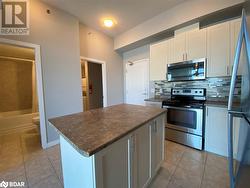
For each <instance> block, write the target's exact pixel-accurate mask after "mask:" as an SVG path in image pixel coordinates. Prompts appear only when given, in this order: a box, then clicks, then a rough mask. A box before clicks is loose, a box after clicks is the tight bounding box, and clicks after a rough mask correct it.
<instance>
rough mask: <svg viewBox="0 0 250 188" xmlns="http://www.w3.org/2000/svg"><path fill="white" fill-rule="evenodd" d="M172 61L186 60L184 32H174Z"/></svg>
mask: <svg viewBox="0 0 250 188" xmlns="http://www.w3.org/2000/svg"><path fill="white" fill-rule="evenodd" d="M173 53H174V63H177V62H181V61H184V60H186V33H185V32H183V33H179V34H176V35H175V37H174V52H173Z"/></svg>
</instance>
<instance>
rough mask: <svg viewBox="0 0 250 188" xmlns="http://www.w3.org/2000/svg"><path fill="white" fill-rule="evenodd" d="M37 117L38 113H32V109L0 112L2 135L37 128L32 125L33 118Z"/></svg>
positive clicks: (0, 133)
mask: <svg viewBox="0 0 250 188" xmlns="http://www.w3.org/2000/svg"><path fill="white" fill-rule="evenodd" d="M37 115H38V113H32V110H31V109H25V110H21V111H10V112H0V135H3V134H11V133H16V132H22V131H25V130H28V129H31V128H36V126H35V125H34V124H33V123H32V118H33V117H35V116H37Z"/></svg>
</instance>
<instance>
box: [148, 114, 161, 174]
mask: <svg viewBox="0 0 250 188" xmlns="http://www.w3.org/2000/svg"><path fill="white" fill-rule="evenodd" d="M164 122H165V120H164V118H157V119H156V120H154V121H153V122H152V123H151V125H150V132H151V144H150V146H151V176H152V177H153V176H154V175H155V174H156V173H157V171H158V169H159V168H160V165H161V162H162V161H163V160H164V140H165V125H164V124H165V123H164Z"/></svg>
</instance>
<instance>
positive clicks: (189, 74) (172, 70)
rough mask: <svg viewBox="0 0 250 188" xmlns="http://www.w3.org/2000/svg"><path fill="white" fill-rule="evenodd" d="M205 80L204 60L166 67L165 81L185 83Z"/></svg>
mask: <svg viewBox="0 0 250 188" xmlns="http://www.w3.org/2000/svg"><path fill="white" fill-rule="evenodd" d="M203 79H206V58H201V59H196V60H191V61H184V62H179V63H172V64H168V65H167V80H168V81H169V82H172V81H187V80H203Z"/></svg>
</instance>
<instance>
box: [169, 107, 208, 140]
mask: <svg viewBox="0 0 250 188" xmlns="http://www.w3.org/2000/svg"><path fill="white" fill-rule="evenodd" d="M164 108H167V118H166V119H167V121H166V127H168V128H171V129H175V130H179V131H183V132H188V133H192V134H196V135H200V136H202V127H203V108H202V109H196V108H188V107H172V106H167V107H164Z"/></svg>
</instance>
